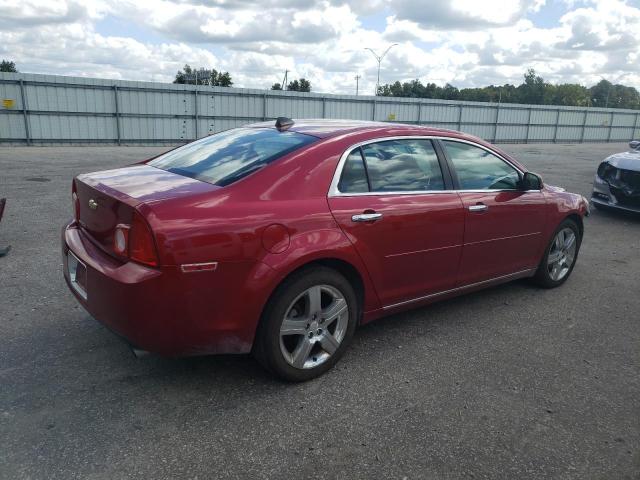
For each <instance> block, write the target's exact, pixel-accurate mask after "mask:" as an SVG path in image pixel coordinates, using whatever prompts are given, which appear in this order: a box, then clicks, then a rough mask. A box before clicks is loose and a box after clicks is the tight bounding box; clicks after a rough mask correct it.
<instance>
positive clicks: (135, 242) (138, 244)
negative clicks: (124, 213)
mask: <svg viewBox="0 0 640 480" xmlns="http://www.w3.org/2000/svg"><path fill="white" fill-rule="evenodd" d="M113 251H114V252H115V253H117V254H118V255H121V256H123V257H129V258H130V259H131V260H133V261H135V262H138V263H143V264H145V265H150V266H153V267H155V266H157V265H158V254H157V252H156V245H155V242H154V240H153V234H152V233H151V229H150V228H149V225H148V224H147V222H146V221H145V220H144V218H142V216H141V215H140V214H139V213H138V212H135V213H134V214H133V221H132V222H131V225H125V224H122V223H121V224H119V225H118V226H116V229H115V231H114V233H113Z"/></svg>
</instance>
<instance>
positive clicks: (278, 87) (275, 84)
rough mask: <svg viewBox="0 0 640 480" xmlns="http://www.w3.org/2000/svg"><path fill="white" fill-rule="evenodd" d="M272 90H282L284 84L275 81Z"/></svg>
mask: <svg viewBox="0 0 640 480" xmlns="http://www.w3.org/2000/svg"><path fill="white" fill-rule="evenodd" d="M271 90H282V85H280V84H279V83H274V84H273V85H271Z"/></svg>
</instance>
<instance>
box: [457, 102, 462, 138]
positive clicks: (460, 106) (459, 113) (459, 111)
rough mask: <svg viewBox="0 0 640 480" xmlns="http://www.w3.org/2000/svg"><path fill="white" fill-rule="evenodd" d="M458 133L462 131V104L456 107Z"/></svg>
mask: <svg viewBox="0 0 640 480" xmlns="http://www.w3.org/2000/svg"><path fill="white" fill-rule="evenodd" d="M458 131H459V132H461V131H462V104H460V105H458Z"/></svg>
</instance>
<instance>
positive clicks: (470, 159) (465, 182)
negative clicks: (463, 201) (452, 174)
mask: <svg viewBox="0 0 640 480" xmlns="http://www.w3.org/2000/svg"><path fill="white" fill-rule="evenodd" d="M442 143H443V145H444V146H445V148H446V150H447V153H448V155H449V158H450V159H451V163H453V167H454V169H455V171H456V174H457V175H458V182H459V183H460V188H461V189H462V190H517V189H518V182H519V181H520V175H519V174H518V171H517V170H516V169H515V168H513V167H512V166H511V165H509V164H507V163H506V162H505V161H504V160H502V159H500V158H498V157H497V156H495V155H493V154H492V153H489V152H488V151H486V150H484V149H483V148H479V147H475V146H473V145H469V144H468V143H462V142H454V141H450V140H443V141H442Z"/></svg>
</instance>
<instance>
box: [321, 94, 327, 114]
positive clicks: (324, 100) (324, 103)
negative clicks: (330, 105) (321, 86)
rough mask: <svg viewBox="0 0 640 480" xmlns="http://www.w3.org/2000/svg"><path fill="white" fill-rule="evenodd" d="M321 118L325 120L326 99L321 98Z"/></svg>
mask: <svg viewBox="0 0 640 480" xmlns="http://www.w3.org/2000/svg"><path fill="white" fill-rule="evenodd" d="M322 118H327V97H322Z"/></svg>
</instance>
